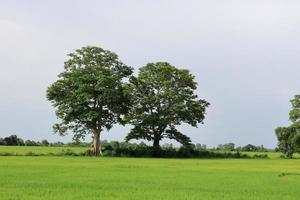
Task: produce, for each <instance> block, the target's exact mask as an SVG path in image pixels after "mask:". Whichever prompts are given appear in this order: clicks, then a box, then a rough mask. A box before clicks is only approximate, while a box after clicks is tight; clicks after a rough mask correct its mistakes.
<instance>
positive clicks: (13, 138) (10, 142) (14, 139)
mask: <svg viewBox="0 0 300 200" xmlns="http://www.w3.org/2000/svg"><path fill="white" fill-rule="evenodd" d="M0 145H6V146H56V147H62V146H86V147H88V146H90V143H86V142H79V143H75V142H69V143H63V142H49V141H48V140H41V141H34V140H24V139H22V138H19V137H18V136H17V135H10V136H8V137H4V138H0Z"/></svg>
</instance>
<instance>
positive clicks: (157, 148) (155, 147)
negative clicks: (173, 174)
mask: <svg viewBox="0 0 300 200" xmlns="http://www.w3.org/2000/svg"><path fill="white" fill-rule="evenodd" d="M159 156H160V146H159V138H154V140H153V157H159Z"/></svg>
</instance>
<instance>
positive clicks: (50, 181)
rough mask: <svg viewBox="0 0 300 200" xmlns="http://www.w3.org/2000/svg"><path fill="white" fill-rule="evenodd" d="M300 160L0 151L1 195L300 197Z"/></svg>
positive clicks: (4, 198) (51, 199) (55, 199)
mask: <svg viewBox="0 0 300 200" xmlns="http://www.w3.org/2000/svg"><path fill="white" fill-rule="evenodd" d="M299 187H300V160H298V159H293V160H286V159H258V160H255V159H149V158H148V159H141V158H140V159H139V158H93V157H53V156H51V157H48V156H38V157H33V156H0V199H1V200H17V199H20V200H21V199H22V200H35V199H36V200H37V199H47V200H60V199H64V200H69V199H70V200H71V199H72V200H76V199H78V200H79V199H164V200H165V199H205V200H210V199H217V200H219V199H228V200H235V199H236V200H237V199H239V200H242V199H245V200H249V199H250V200H252V199H253V200H254V199H255V200H258V199H261V200H268V199H270V200H271V199H272V200H276V199H278V200H282V199H285V200H290V199H294V200H298V199H299V196H300V190H299Z"/></svg>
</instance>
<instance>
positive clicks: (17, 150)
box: [0, 145, 88, 155]
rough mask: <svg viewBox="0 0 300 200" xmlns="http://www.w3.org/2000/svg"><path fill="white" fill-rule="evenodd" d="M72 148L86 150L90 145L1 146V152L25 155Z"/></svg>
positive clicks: (76, 150)
mask: <svg viewBox="0 0 300 200" xmlns="http://www.w3.org/2000/svg"><path fill="white" fill-rule="evenodd" d="M68 149H71V150H72V151H74V152H76V153H80V152H84V151H86V150H87V149H88V147H44V146H1V145H0V153H12V154H18V155H25V154H27V153H28V152H32V153H36V154H49V153H59V152H62V151H66V150H68Z"/></svg>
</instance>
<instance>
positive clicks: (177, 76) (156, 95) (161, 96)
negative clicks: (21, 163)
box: [126, 62, 209, 149]
mask: <svg viewBox="0 0 300 200" xmlns="http://www.w3.org/2000/svg"><path fill="white" fill-rule="evenodd" d="M194 79H195V77H194V76H193V75H192V74H191V73H190V72H189V71H188V70H185V69H177V68H176V67H174V66H172V65H170V64H169V63H166V62H157V63H149V64H147V65H146V66H144V67H142V68H140V71H139V74H138V76H137V77H136V78H132V79H131V81H130V83H131V84H130V88H131V92H132V95H131V100H132V108H131V109H130V112H129V114H128V115H127V120H128V121H129V123H130V124H132V125H133V128H132V129H131V131H130V133H129V134H128V135H127V137H126V141H129V140H131V139H145V140H148V141H153V147H154V148H155V149H157V148H159V142H160V140H161V139H163V138H168V139H174V140H176V141H177V142H179V143H181V144H184V145H188V144H190V143H191V140H190V138H189V137H188V136H186V135H185V134H183V133H181V132H179V131H178V130H177V129H176V126H178V125H180V124H182V123H187V124H189V125H191V126H194V127H196V126H197V124H198V123H203V120H204V115H205V110H206V107H207V106H208V105H209V103H208V102H207V101H205V100H203V99H199V98H198V96H197V95H196V94H195V90H196V88H197V86H196V85H197V83H196V82H195V81H194Z"/></svg>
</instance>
